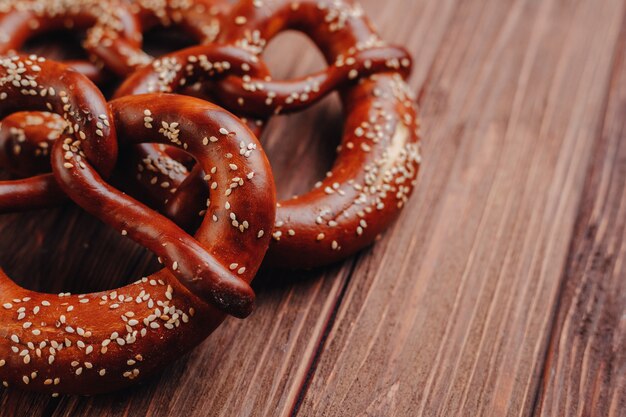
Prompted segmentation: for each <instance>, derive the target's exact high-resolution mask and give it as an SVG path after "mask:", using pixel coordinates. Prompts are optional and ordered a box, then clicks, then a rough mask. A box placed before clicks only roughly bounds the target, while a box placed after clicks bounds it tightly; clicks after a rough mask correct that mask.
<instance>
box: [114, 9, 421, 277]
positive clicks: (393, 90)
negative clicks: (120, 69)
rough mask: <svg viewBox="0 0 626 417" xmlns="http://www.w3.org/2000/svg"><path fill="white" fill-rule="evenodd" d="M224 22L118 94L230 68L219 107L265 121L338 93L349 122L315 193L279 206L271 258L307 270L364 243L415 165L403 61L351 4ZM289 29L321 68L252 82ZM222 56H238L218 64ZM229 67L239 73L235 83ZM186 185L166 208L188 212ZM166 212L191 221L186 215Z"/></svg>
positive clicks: (410, 181)
mask: <svg viewBox="0 0 626 417" xmlns="http://www.w3.org/2000/svg"><path fill="white" fill-rule="evenodd" d="M229 19H230V22H231V25H230V26H228V25H226V26H224V30H223V31H222V33H221V35H220V37H219V38H218V41H220V42H221V43H222V44H221V45H212V46H208V47H196V48H190V49H187V50H183V51H180V52H175V53H172V54H169V55H167V56H165V57H162V58H160V59H158V60H156V61H155V62H153V63H152V65H150V66H146V67H144V68H141V69H139V70H138V71H136V72H135V73H134V74H132V75H131V76H130V77H129V78H128V79H127V80H126V81H125V82H124V83H123V84H122V86H121V87H120V89H119V90H118V92H117V93H116V94H117V95H127V94H136V93H141V92H150V91H165V92H169V91H177V90H178V89H180V88H181V86H184V85H186V84H188V83H192V82H196V81H198V79H202V78H203V77H204V74H205V73H208V74H209V75H211V77H213V75H214V74H213V73H215V72H220V70H221V69H223V68H224V67H227V69H228V71H222V72H223V76H224V77H227V78H226V79H225V80H224V81H223V82H220V83H217V84H215V85H216V87H217V91H216V93H217V95H218V97H219V98H220V100H222V102H224V103H227V104H228V107H229V108H231V109H234V110H235V111H237V112H238V113H243V114H252V115H256V116H259V117H263V116H269V115H272V114H276V113H281V112H290V111H296V110H299V109H302V108H304V107H307V106H309V105H311V104H312V103H313V102H316V101H318V100H320V99H321V98H323V97H324V96H325V95H327V94H328V93H330V92H331V91H332V90H333V89H335V88H339V90H340V92H341V97H342V102H343V105H344V108H345V111H346V115H347V116H346V127H345V130H344V136H343V139H342V144H341V146H340V148H339V153H338V156H337V159H336V161H335V164H334V166H333V169H332V170H331V171H330V173H329V175H328V176H327V178H325V179H324V180H323V181H320V182H319V183H318V184H316V187H315V189H313V190H311V191H310V192H308V193H306V194H304V195H302V196H299V197H295V198H293V199H290V200H287V201H282V202H280V203H279V204H278V210H277V219H276V223H275V228H274V231H273V233H272V236H273V238H274V241H273V242H272V245H271V246H270V251H269V253H268V258H269V261H270V262H272V263H273V264H275V265H279V266H289V267H311V266H317V265H322V264H327V263H331V262H334V261H337V260H339V259H342V258H344V257H346V256H349V255H351V254H353V253H355V252H357V251H358V250H360V249H362V248H363V247H365V246H368V245H369V244H371V243H372V242H373V241H374V239H375V238H376V237H377V236H378V235H379V234H380V233H381V232H382V231H383V230H384V229H385V228H386V227H387V226H388V225H389V224H390V222H391V221H392V220H393V219H394V218H395V217H396V216H397V214H398V213H399V210H400V209H401V208H402V207H403V205H404V203H405V202H406V201H407V199H408V197H409V196H410V194H411V192H412V190H413V186H414V182H415V179H416V177H417V173H418V169H419V163H420V161H421V156H420V148H419V121H418V117H417V110H416V105H415V98H414V97H413V95H412V93H411V91H410V90H409V88H408V86H407V85H406V83H405V82H404V80H403V76H407V75H408V72H409V69H410V65H411V61H410V58H409V56H408V54H406V52H405V51H404V50H402V49H400V48H394V47H389V46H386V45H385V44H384V42H382V41H381V40H380V39H379V38H378V36H377V35H376V33H375V32H374V31H373V29H372V28H371V25H370V23H369V21H368V20H367V19H366V18H365V16H364V14H363V10H362V9H361V8H360V7H359V6H358V5H356V4H354V3H352V2H344V1H339V0H319V1H318V0H315V1H313V0H305V1H288V0H272V1H260V2H258V1H252V0H244V1H241V2H240V3H238V4H237V5H235V6H234V7H233V10H232V11H231V13H230V17H229ZM232 23H234V24H232ZM287 29H297V30H300V31H303V32H304V33H305V34H307V35H308V36H309V37H311V39H313V41H314V42H315V43H316V45H317V46H318V47H319V48H320V49H321V50H322V52H323V53H324V55H325V57H326V59H327V61H328V62H329V67H328V69H326V70H325V71H321V72H319V73H317V74H312V75H310V76H308V77H303V78H302V79H299V80H293V81H273V80H271V79H267V77H265V76H259V75H260V74H262V71H261V70H260V68H262V65H261V63H260V60H259V58H258V56H259V55H260V54H261V53H262V52H263V50H264V48H265V46H266V45H267V44H268V42H269V41H270V40H271V39H272V38H273V37H275V36H276V35H277V34H278V33H280V32H281V31H283V30H287ZM237 50H239V51H246V52H248V53H249V54H250V55H251V56H248V57H247V58H246V57H245V54H241V53H238V52H237ZM223 51H229V54H230V55H232V56H233V57H234V56H237V58H238V59H231V58H228V57H223V56H222V57H220V56H219V54H220V53H222V52H223ZM222 58H224V59H222ZM216 63H217V64H218V65H217V66H216ZM232 69H235V70H237V71H240V72H241V71H242V70H243V72H244V74H243V75H238V76H234V75H233V74H232V71H230V70H232ZM185 182H186V183H187V184H196V188H195V190H196V191H195V192H189V187H184V186H182V185H181V186H180V192H182V191H185V195H184V196H183V197H182V198H177V196H175V197H173V198H172V201H176V202H177V207H180V208H187V213H188V212H189V209H188V208H189V207H199V206H200V204H201V202H200V201H199V200H201V198H202V197H198V196H202V195H203V194H202V193H200V192H199V186H200V185H201V184H202V180H201V176H200V175H196V177H195V178H191V179H188V180H186V181H185ZM206 185H207V184H206V182H204V187H205V188H206ZM175 188H179V186H178V185H177V186H175ZM181 201H182V202H184V203H183V204H181ZM170 214H171V215H172V216H173V217H174V218H177V219H178V221H179V222H181V223H182V222H187V221H189V216H188V215H187V214H186V215H183V216H178V213H177V211H176V210H170Z"/></svg>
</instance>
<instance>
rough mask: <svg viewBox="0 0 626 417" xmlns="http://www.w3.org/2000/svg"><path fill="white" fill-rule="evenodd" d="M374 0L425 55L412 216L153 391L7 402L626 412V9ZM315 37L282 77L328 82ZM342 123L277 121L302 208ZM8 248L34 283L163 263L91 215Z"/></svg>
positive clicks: (85, 409)
mask: <svg viewBox="0 0 626 417" xmlns="http://www.w3.org/2000/svg"><path fill="white" fill-rule="evenodd" d="M362 3H363V6H364V8H365V10H366V12H367V14H368V15H369V16H371V17H372V19H373V20H374V21H375V22H376V24H377V26H378V27H379V29H380V32H381V34H382V36H383V38H384V39H386V40H388V41H391V42H396V43H400V44H404V45H406V46H407V47H408V49H409V50H410V51H411V52H412V53H413V54H414V56H415V58H416V61H415V62H416V65H415V71H414V75H413V77H412V80H411V85H412V87H413V88H414V89H415V91H416V92H418V96H419V101H420V105H421V113H422V117H423V126H424V137H425V140H424V156H425V157H424V164H423V169H422V172H421V174H420V179H419V184H418V186H417V189H416V192H415V195H414V196H413V198H412V199H411V200H410V203H409V204H408V206H407V207H406V209H405V210H404V212H403V213H402V216H401V218H400V220H399V221H398V222H397V223H396V224H395V225H394V226H393V227H391V228H390V230H389V231H388V232H387V233H386V234H385V235H384V237H383V238H382V239H381V240H380V241H379V242H378V243H377V244H376V246H375V247H373V248H372V249H370V250H367V251H365V252H363V253H362V254H360V255H359V256H357V257H354V258H352V259H349V260H347V261H345V262H344V263H343V264H341V265H337V266H334V267H331V268H326V269H322V270H315V271H310V272H277V271H265V272H263V273H262V274H261V276H260V277H258V279H257V281H256V285H255V288H256V290H257V291H258V307H257V310H256V312H255V313H254V314H253V315H252V317H250V318H249V319H247V320H245V321H239V320H236V319H229V320H227V321H226V322H225V323H224V324H223V325H222V326H221V327H220V328H219V329H218V331H217V332H216V333H214V334H213V335H212V336H211V337H210V338H209V339H208V340H206V341H205V342H204V343H203V344H202V345H201V346H199V347H198V348H197V349H195V350H194V351H193V352H191V353H190V354H189V355H187V356H186V357H184V358H181V359H180V360H179V361H178V362H176V363H174V364H172V366H171V367H169V368H168V369H167V370H166V371H165V372H164V373H163V374H161V375H159V376H156V377H155V378H154V379H153V380H151V381H150V382H148V383H146V384H144V385H143V386H140V387H137V388H135V389H132V390H130V391H126V392H122V393H117V394H113V395H107V396H100V397H95V398H74V397H66V398H56V399H52V398H49V397H47V396H40V395H32V394H26V393H21V392H16V391H9V392H6V391H3V392H0V413H1V414H2V415H5V416H13V415H24V416H39V415H44V416H77V415H87V416H104V415H107V416H108V415H142V416H143V415H151V416H165V415H172V416H307V417H308V416H421V415H424V416H435V415H440V416H453V415H454V416H456V415H458V416H483V415H485V416H486V415H489V416H518V415H519V416H526V415H538V416H539V415H540V416H626V242H625V241H624V238H625V237H626V193H625V188H626V3H625V2H624V0H601V1H599V0H576V1H575V0H568V1H564V0H541V1H537V0H389V1H377V0H363V1H362ZM307 42H308V41H306V40H305V39H304V38H303V37H301V36H299V35H298V36H296V35H284V36H283V37H282V38H281V39H278V40H277V41H276V42H275V43H274V44H273V45H272V46H271V48H270V51H269V53H268V55H269V56H270V58H269V60H270V62H271V65H272V68H273V70H274V72H275V74H278V75H279V76H280V77H291V76H294V75H303V74H306V73H308V72H309V71H311V70H313V69H319V68H321V67H323V65H324V64H323V62H322V59H321V56H320V55H319V53H317V52H316V51H314V48H313V47H311V46H309V45H308V43H307ZM341 124H342V119H341V114H340V107H339V104H338V100H337V98H336V97H332V98H329V99H328V100H326V101H325V102H324V103H322V104H321V105H318V106H316V107H315V108H314V109H311V110H309V111H307V112H305V113H303V114H298V115H295V116H292V117H289V118H283V117H281V118H279V119H276V120H274V122H273V123H272V126H271V128H270V129H269V132H268V134H267V135H266V137H265V138H264V143H265V145H266V149H267V151H268V153H269V155H270V157H271V160H272V164H273V166H274V168H275V172H276V177H277V182H278V188H279V193H280V195H281V196H288V195H291V194H293V193H298V192H302V191H304V190H306V189H307V188H308V187H310V186H311V185H312V184H313V183H314V182H315V181H316V180H317V179H318V178H320V177H321V176H322V175H323V174H324V172H325V171H326V170H327V169H328V168H329V167H330V166H331V161H332V155H333V153H334V147H335V146H336V144H337V140H338V139H339V135H340V130H341ZM302 161H304V162H302ZM0 233H1V235H0V236H1V239H0V262H1V263H0V264H1V265H2V266H3V267H4V268H5V269H6V270H7V271H8V272H9V273H10V275H11V276H13V277H15V279H16V281H18V282H19V283H21V284H24V285H27V286H29V287H30V288H36V289H45V290H48V291H51V292H59V291H61V290H72V291H75V292H78V291H91V290H101V289H105V288H112V287H114V286H117V285H119V284H120V283H123V282H127V281H129V280H131V279H135V278H137V277H138V276H140V275H141V274H145V273H147V272H149V271H153V270H155V269H156V268H157V266H156V264H155V262H154V259H153V257H152V256H151V254H149V253H146V252H145V251H144V250H142V249H141V248H139V247H137V246H135V245H134V244H132V243H131V242H129V241H128V240H127V239H124V238H123V237H121V236H119V235H118V234H117V233H115V232H113V231H112V230H110V229H109V228H108V227H105V226H103V225H102V224H100V223H98V222H96V221H94V220H93V219H92V218H90V217H89V216H88V215H86V214H85V213H83V212H82V211H80V210H79V209H76V208H73V207H69V206H68V207H63V208H59V209H55V210H47V211H41V212H36V213H27V214H20V215H11V216H3V217H2V218H1V219H0Z"/></svg>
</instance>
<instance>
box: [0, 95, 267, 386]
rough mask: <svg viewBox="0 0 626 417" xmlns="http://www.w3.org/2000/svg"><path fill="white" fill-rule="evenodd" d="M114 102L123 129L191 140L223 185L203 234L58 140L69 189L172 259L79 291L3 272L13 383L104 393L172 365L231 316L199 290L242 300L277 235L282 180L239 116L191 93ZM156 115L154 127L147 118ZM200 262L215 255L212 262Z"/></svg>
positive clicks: (0, 282)
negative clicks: (55, 290) (147, 272)
mask: <svg viewBox="0 0 626 417" xmlns="http://www.w3.org/2000/svg"><path fill="white" fill-rule="evenodd" d="M111 108H112V111H113V120H115V128H116V129H117V131H118V132H119V135H120V137H124V138H128V139H132V140H133V141H134V142H135V143H140V142H143V141H145V140H159V141H161V142H163V143H168V144H173V145H176V146H179V147H181V148H184V149H185V150H186V151H188V152H189V153H191V154H192V155H194V156H195V158H196V159H197V161H198V164H200V165H201V166H202V167H203V169H204V170H205V171H206V172H210V173H211V174H210V175H211V178H210V179H207V180H210V181H212V184H213V183H214V184H216V185H215V186H214V187H212V188H213V193H212V195H211V201H210V202H207V205H206V207H205V210H206V212H205V219H204V221H203V223H202V225H201V226H200V229H199V230H198V232H197V234H196V239H197V241H196V240H194V239H191V238H189V237H187V236H186V234H185V233H184V232H182V231H181V230H180V229H178V228H177V227H176V226H175V225H173V224H172V223H171V222H168V221H167V220H164V219H159V218H157V216H155V214H154V212H152V211H151V210H149V209H147V208H146V207H144V206H142V205H141V204H139V203H138V202H136V201H133V200H132V199H130V198H129V197H125V196H123V195H121V193H119V192H118V191H116V190H115V189H112V188H111V187H110V186H108V185H107V184H106V183H105V182H104V181H102V180H101V179H100V177H99V176H98V174H97V173H96V171H95V170H93V169H92V168H91V166H90V165H89V163H83V164H81V162H85V160H84V159H83V160H81V161H77V159H76V154H75V153H73V154H72V155H71V156H70V155H68V154H67V151H65V150H64V149H63V142H62V141H57V142H56V143H55V145H54V147H53V155H52V165H53V169H54V172H55V174H56V176H57V177H58V178H59V179H60V181H61V184H62V186H63V189H64V190H65V191H66V192H67V193H68V194H69V195H70V196H71V197H72V198H73V199H75V200H76V201H77V202H78V203H79V204H81V205H82V206H83V207H85V208H86V209H87V210H88V211H90V212H92V213H93V214H95V215H96V216H98V217H99V218H101V219H103V220H104V221H105V222H107V223H109V224H111V225H112V226H113V227H115V228H116V229H118V230H119V231H120V233H122V234H124V235H128V236H129V237H131V238H133V239H134V240H136V241H138V242H140V243H142V244H144V245H146V246H147V247H150V248H151V249H152V250H153V251H155V252H156V253H158V254H160V256H161V260H162V261H163V262H164V263H165V264H166V265H167V266H168V268H167V269H164V270H162V271H159V272H157V273H156V274H153V275H152V276H150V277H146V278H142V279H141V280H139V281H137V282H136V283H134V284H131V285H128V286H126V287H123V288H119V289H116V290H114V291H107V292H102V293H97V294H88V295H78V296H72V295H69V294H59V295H48V294H42V293H37V292H33V291H28V290H25V289H22V288H19V287H17V286H16V285H15V284H14V283H12V282H11V281H10V280H9V279H8V277H6V276H5V275H4V274H0V381H2V382H3V384H4V385H5V386H19V387H20V388H23V389H29V390H37V391H43V392H52V393H73V394H93V393H99V392H106V391H110V390H114V389H119V388H123V387H125V386H127V385H129V384H130V383H131V382H132V381H133V380H138V379H141V378H143V377H145V376H147V375H149V374H150V373H152V372H154V371H158V370H160V369H161V368H162V367H163V366H165V365H167V364H168V363H170V362H171V361H172V360H174V359H176V358H177V357H179V356H180V355H181V354H182V353H183V352H185V351H186V350H188V349H190V348H192V347H193V346H195V345H196V344H197V343H199V342H200V341H201V340H203V339H204V338H205V337H206V336H207V335H208V334H209V333H211V332H212V331H213V330H214V329H215V328H216V327H217V326H218V325H219V324H220V322H221V321H222V320H223V318H224V314H223V313H222V312H220V311H218V310H217V309H216V308H215V307H211V306H209V305H208V304H206V303H205V302H203V301H201V300H200V299H199V298H198V297H197V296H196V295H193V294H194V293H195V294H199V295H200V296H202V297H204V298H205V299H207V298H208V299H212V300H213V301H215V300H214V298H215V297H217V298H219V297H220V296H223V297H225V298H228V297H230V294H231V293H232V292H233V288H235V289H239V288H240V287H239V281H241V282H243V283H249V282H250V281H251V280H252V278H253V277H254V275H255V274H256V272H257V270H258V268H259V266H260V264H261V261H262V259H263V257H264V255H265V250H266V249H267V246H268V244H269V239H270V235H269V233H265V231H266V230H269V228H271V226H272V223H273V221H274V217H275V194H274V183H273V179H272V176H271V171H270V168H269V163H268V161H267V158H266V157H265V155H264V153H263V151H262V150H260V147H258V146H257V147H256V149H255V151H254V152H252V153H250V154H248V155H245V156H244V155H239V154H238V152H237V150H238V149H239V147H240V142H241V141H245V142H246V143H251V144H253V145H258V143H257V141H256V139H255V138H254V136H253V135H252V134H251V133H250V131H249V130H248V129H247V128H246V127H245V126H244V125H243V124H242V123H241V122H240V121H239V119H237V118H236V117H235V116H233V115H231V114H230V113H228V112H226V111H225V110H223V109H220V108H219V107H217V106H214V105H211V104H209V103H207V102H205V101H202V100H199V99H195V98H191V97H183V96H170V95H157V96H155V95H147V96H133V97H125V98H122V99H119V100H116V101H113V102H112V103H111ZM181 115H182V116H183V117H181ZM146 117H150V118H151V119H152V120H153V122H154V124H153V127H147V126H146V125H145V118H146ZM205 137H216V138H217V140H216V141H208V142H207V141H205V140H204V138H205ZM68 163H69V164H70V165H71V167H70V166H69V165H67V164H68ZM207 178H208V177H207ZM240 180H241V181H243V184H242V183H241V181H240ZM233 183H236V184H237V186H236V187H233V186H232V184H233ZM203 252H206V253H208V254H209V256H208V257H206V256H202V253H203ZM198 263H205V264H204V265H202V268H200V269H201V271H200V269H197V268H198V266H199V265H198ZM198 272H199V273H200V275H198ZM190 277H192V278H191V279H190ZM193 277H195V279H194V278H193ZM209 281H210V282H209ZM181 282H182V284H181ZM215 284H218V285H217V286H216V285H215ZM189 289H191V290H193V293H192V292H190V291H189ZM216 290H217V292H216ZM236 292H238V291H236ZM230 301H231V302H233V301H236V300H230ZM244 301H245V300H244ZM218 303H219V300H218ZM222 304H223V303H222ZM226 304H228V300H226ZM231 304H232V303H231ZM239 306H240V307H241V308H243V309H245V308H246V307H245V305H239ZM242 311H244V312H247V310H242Z"/></svg>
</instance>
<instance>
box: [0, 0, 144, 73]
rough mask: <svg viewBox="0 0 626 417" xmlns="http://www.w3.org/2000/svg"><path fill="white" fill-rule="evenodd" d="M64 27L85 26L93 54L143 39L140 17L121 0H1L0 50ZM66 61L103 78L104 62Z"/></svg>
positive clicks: (118, 50)
mask: <svg viewBox="0 0 626 417" xmlns="http://www.w3.org/2000/svg"><path fill="white" fill-rule="evenodd" d="M64 28H65V29H67V28H71V29H75V30H86V33H87V36H86V39H85V42H84V46H85V48H86V50H87V51H88V52H89V53H90V54H92V56H98V55H100V54H104V53H105V51H109V53H116V54H119V53H122V49H123V48H124V47H126V46H127V45H129V44H130V45H135V46H137V45H139V44H140V42H141V30H140V29H141V27H140V23H139V20H138V18H137V17H136V16H135V15H134V14H133V13H132V12H131V10H130V8H129V7H128V6H127V4H126V3H125V2H122V1H121V0H107V1H101V0H18V1H15V0H0V33H1V34H2V36H0V54H11V53H13V54H15V53H17V52H16V51H18V50H19V49H20V48H21V47H22V45H23V44H24V43H25V42H26V41H27V40H28V39H30V38H32V37H33V36H36V35H37V34H40V33H44V32H47V31H52V30H58V29H64ZM66 64H67V65H70V66H71V67H73V68H74V69H76V70H77V71H79V72H81V73H82V74H84V75H86V76H87V77H89V78H90V79H91V80H92V81H94V82H99V81H101V80H102V78H103V74H102V69H101V66H102V63H101V62H97V63H92V62H89V61H68V62H66Z"/></svg>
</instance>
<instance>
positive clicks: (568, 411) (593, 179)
mask: <svg viewBox="0 0 626 417" xmlns="http://www.w3.org/2000/svg"><path fill="white" fill-rule="evenodd" d="M625 52H626V26H623V27H622V33H621V37H620V42H619V45H618V48H617V57H616V60H615V64H614V66H613V78H612V82H611V85H610V88H609V91H610V96H609V102H608V108H607V112H606V117H605V120H604V127H603V129H602V133H601V135H599V136H598V138H597V143H596V144H595V149H594V151H593V165H592V169H591V171H590V174H589V176H588V178H587V183H586V185H585V189H584V192H583V196H584V197H583V202H582V205H581V209H580V213H579V216H578V220H577V227H576V231H575V233H574V239H573V240H572V242H573V245H572V249H571V252H570V259H569V261H568V265H567V269H566V273H565V282H564V284H563V291H562V295H561V297H560V301H559V305H558V314H557V316H556V321H555V325H554V328H553V331H552V339H551V343H550V347H549V351H548V359H547V362H546V366H545V370H544V381H543V385H542V387H541V396H540V399H539V401H538V403H537V409H536V415H538V416H579V415H583V416H606V417H609V416H623V415H624V414H626V279H624V277H625V276H626V271H625V270H624V266H625V265H624V261H625V260H626V241H624V237H625V236H626V204H625V203H626V170H625V169H624V168H625V167H626V143H625V141H624V139H626V117H624V116H625V110H626V54H625Z"/></svg>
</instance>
